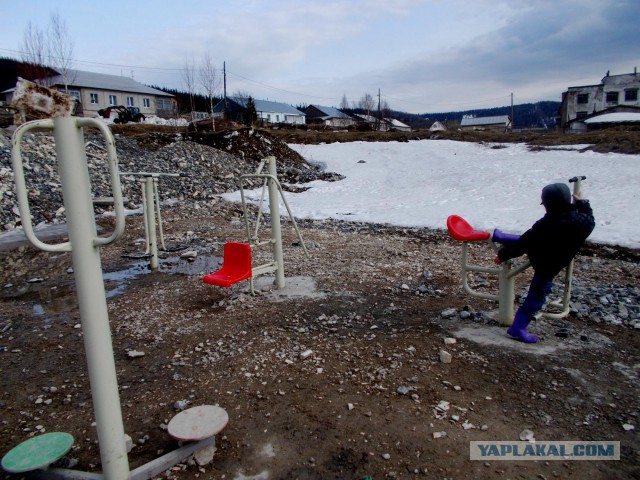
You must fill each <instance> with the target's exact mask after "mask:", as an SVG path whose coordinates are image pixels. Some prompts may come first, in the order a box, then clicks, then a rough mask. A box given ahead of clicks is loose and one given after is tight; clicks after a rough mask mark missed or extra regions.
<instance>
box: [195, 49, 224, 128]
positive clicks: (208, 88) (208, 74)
mask: <svg viewBox="0 0 640 480" xmlns="http://www.w3.org/2000/svg"><path fill="white" fill-rule="evenodd" d="M200 84H201V85H202V88H203V89H204V92H205V94H206V96H207V97H208V99H209V107H210V110H209V111H210V112H211V125H212V128H213V131H214V132H215V130H216V121H215V119H214V118H213V98H214V95H215V94H216V92H217V91H218V89H219V88H220V77H219V75H218V71H217V70H216V67H215V66H214V65H213V62H212V61H211V56H210V55H209V54H208V53H205V54H204V55H203V56H202V65H200Z"/></svg>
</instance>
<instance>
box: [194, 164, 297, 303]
mask: <svg viewBox="0 0 640 480" xmlns="http://www.w3.org/2000/svg"><path fill="white" fill-rule="evenodd" d="M265 165H266V166H267V172H268V173H262V170H263V169H264V167H265ZM255 178H259V179H262V181H263V183H262V192H261V195H260V202H259V205H258V215H257V218H256V223H255V228H254V230H253V232H252V231H251V226H250V224H249V213H248V211H247V202H246V198H245V193H244V182H245V181H246V180H248V179H255ZM265 192H266V193H267V194H268V196H269V214H270V222H271V236H270V238H268V239H267V240H263V241H260V238H259V235H258V233H259V228H260V223H261V220H262V205H263V202H264V197H265ZM278 194H279V197H278ZM240 197H241V199H242V212H243V216H244V222H245V228H246V231H247V239H248V243H238V242H228V243H226V244H225V246H224V258H223V264H222V268H221V269H220V270H218V271H216V272H214V273H211V274H209V275H206V276H205V277H204V278H203V281H204V282H205V283H208V284H210V285H217V286H219V287H230V286H231V285H233V284H234V283H237V282H240V281H242V280H246V279H249V283H250V288H251V293H252V294H253V293H255V292H254V283H253V279H254V277H256V276H258V275H261V274H264V273H271V272H275V286H276V288H278V289H282V288H284V286H285V277H284V255H283V249H282V229H281V225H280V206H279V198H281V199H282V203H283V204H284V206H285V208H286V209H287V213H288V214H289V218H290V219H291V223H292V224H293V228H294V229H295V231H296V235H297V236H298V240H299V241H300V244H301V245H302V248H303V249H304V252H305V254H306V255H307V256H308V255H309V252H308V251H307V247H306V246H305V244H304V240H303V239H302V235H301V234H300V230H299V229H298V225H297V224H296V221H295V218H294V217H293V214H292V213H291V209H290V208H289V204H288V203H287V200H286V198H285V197H284V192H283V191H282V185H280V182H279V181H278V177H277V169H276V158H275V157H273V156H270V157H267V158H265V159H263V160H262V162H260V165H258V168H257V170H256V173H250V174H245V175H241V176H240ZM262 245H271V248H272V253H273V260H272V261H271V262H268V263H265V264H263V265H259V266H256V267H254V266H252V256H251V250H252V249H255V248H257V247H259V246H262Z"/></svg>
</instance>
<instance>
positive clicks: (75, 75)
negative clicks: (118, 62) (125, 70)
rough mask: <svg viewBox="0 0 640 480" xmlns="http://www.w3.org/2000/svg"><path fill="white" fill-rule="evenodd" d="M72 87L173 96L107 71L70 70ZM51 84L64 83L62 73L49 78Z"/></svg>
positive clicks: (69, 76)
mask: <svg viewBox="0 0 640 480" xmlns="http://www.w3.org/2000/svg"><path fill="white" fill-rule="evenodd" d="M68 78H69V79H70V82H69V86H70V87H79V88H95V89H97V90H116V91H121V92H131V93H146V94H149V95H156V96H162V97H173V95H171V94H170V93H167V92H163V91H162V90H158V89H156V88H151V87H147V86H146V85H143V84H142V83H139V82H136V81H135V80H134V79H133V78H129V77H122V76H119V75H107V74H105V73H95V72H85V71H83V70H72V69H70V70H69V75H68ZM47 83H49V84H50V85H64V80H63V78H62V75H54V76H53V77H50V78H48V79H47Z"/></svg>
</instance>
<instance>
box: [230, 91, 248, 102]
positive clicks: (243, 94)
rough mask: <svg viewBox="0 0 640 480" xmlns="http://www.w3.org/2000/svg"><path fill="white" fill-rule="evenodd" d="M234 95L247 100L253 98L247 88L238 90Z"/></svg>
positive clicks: (244, 100)
mask: <svg viewBox="0 0 640 480" xmlns="http://www.w3.org/2000/svg"><path fill="white" fill-rule="evenodd" d="M232 97H233V98H237V99H239V100H241V101H243V102H246V101H247V100H248V99H249V98H251V95H250V94H249V92H247V91H246V90H236V93H234V94H233V95H232Z"/></svg>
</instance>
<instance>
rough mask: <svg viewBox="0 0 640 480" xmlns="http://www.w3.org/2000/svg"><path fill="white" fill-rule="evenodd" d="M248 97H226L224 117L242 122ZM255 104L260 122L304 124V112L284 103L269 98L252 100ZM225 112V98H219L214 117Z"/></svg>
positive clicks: (220, 115) (214, 109)
mask: <svg viewBox="0 0 640 480" xmlns="http://www.w3.org/2000/svg"><path fill="white" fill-rule="evenodd" d="M247 100H248V98H240V97H227V100H226V118H227V120H232V121H234V122H240V123H244V119H245V114H246V111H247ZM253 102H254V104H255V106H256V113H257V114H258V120H260V121H261V122H262V123H265V122H266V123H269V124H276V123H285V124H289V125H304V124H305V117H306V115H305V113H304V112H301V111H300V110H298V109H297V108H294V107H292V106H291V105H288V104H286V103H279V102H271V101H269V100H256V99H254V100H253ZM224 112H225V100H224V99H223V100H220V102H218V103H217V104H216V106H215V107H214V108H213V115H214V117H222V116H223V113H224Z"/></svg>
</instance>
